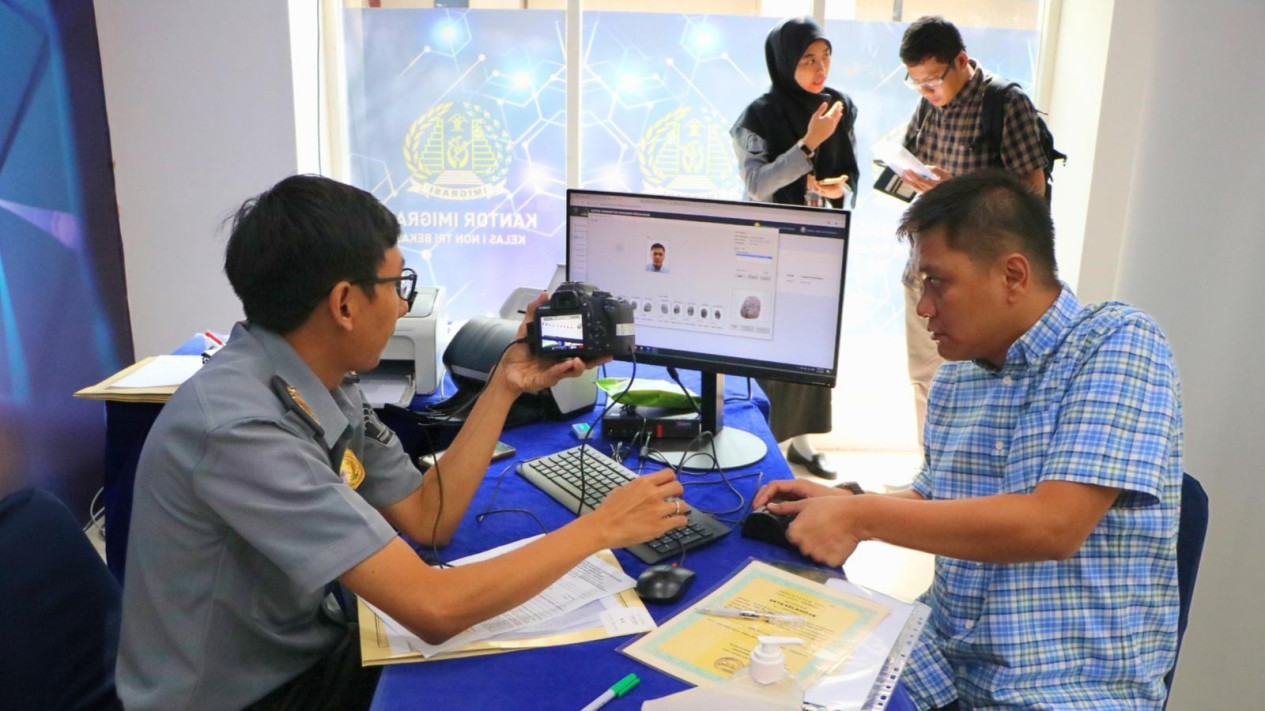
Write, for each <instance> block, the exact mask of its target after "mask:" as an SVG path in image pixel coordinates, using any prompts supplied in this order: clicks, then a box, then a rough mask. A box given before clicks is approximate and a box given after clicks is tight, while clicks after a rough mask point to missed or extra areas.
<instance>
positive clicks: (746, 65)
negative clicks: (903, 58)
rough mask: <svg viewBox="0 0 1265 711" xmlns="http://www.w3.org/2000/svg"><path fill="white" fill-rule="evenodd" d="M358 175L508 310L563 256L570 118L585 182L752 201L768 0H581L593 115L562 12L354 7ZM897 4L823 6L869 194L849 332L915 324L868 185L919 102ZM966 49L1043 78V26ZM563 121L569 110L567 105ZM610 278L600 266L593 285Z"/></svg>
mask: <svg viewBox="0 0 1265 711" xmlns="http://www.w3.org/2000/svg"><path fill="white" fill-rule="evenodd" d="M345 20H346V22H345V27H346V35H347V36H346V47H347V82H348V106H349V112H350V120H349V124H350V126H351V130H350V143H351V152H352V154H353V155H352V180H353V182H354V183H355V184H356V185H359V186H360V187H363V188H365V189H367V190H370V191H372V192H373V193H374V194H375V195H377V196H378V197H379V199H381V200H382V201H383V202H384V203H385V204H386V205H387V206H388V207H390V208H391V209H392V210H393V211H394V212H395V214H396V216H397V217H399V219H400V223H401V226H402V229H403V232H404V239H403V244H402V249H403V250H404V252H405V257H406V259H407V261H408V263H409V266H412V267H413V268H414V269H416V270H417V271H418V273H419V274H421V275H423V278H427V279H430V280H431V281H432V282H433V283H439V284H444V285H446V286H447V287H448V289H449V294H450V315H451V316H452V317H453V318H454V319H463V318H468V317H470V316H473V315H477V314H485V313H495V312H496V311H497V310H498V309H499V307H500V305H501V303H502V301H503V300H504V299H505V297H506V296H507V295H508V294H509V293H510V292H511V291H512V290H513V289H514V288H515V287H517V286H544V285H545V284H546V283H547V282H548V280H549V277H550V275H551V274H552V273H553V269H554V265H555V264H556V263H560V262H563V261H564V260H565V258H566V245H565V219H564V217H565V216H564V215H563V195H564V192H565V187H566V186H565V185H564V184H563V181H564V175H565V172H564V170H565V150H566V140H565V139H566V133H565V131H566V130H567V127H568V125H571V126H572V127H573V129H574V127H575V126H576V124H577V123H578V125H579V127H578V130H580V131H581V162H580V186H581V187H584V188H589V189H597V190H613V191H621V192H634V193H639V192H647V193H660V194H671V195H686V196H694V197H710V198H720V199H732V200H739V199H741V198H742V185H741V181H740V179H739V177H738V174H737V161H736V159H735V157H734V152H733V148H732V145H731V143H730V139H729V128H730V127H731V126H732V125H733V122H734V121H735V120H736V119H737V117H738V115H739V114H740V113H741V112H742V110H743V108H745V107H746V105H747V104H748V103H750V102H751V101H752V100H753V99H755V98H756V97H757V96H759V95H760V94H762V93H764V92H765V91H767V90H768V87H769V77H768V71H767V69H766V68H765V61H764V39H765V36H766V35H767V34H768V32H769V30H770V29H772V28H773V27H774V26H775V25H776V24H777V23H778V22H779V21H780V20H779V19H778V18H768V17H746V16H721V15H688V14H666V13H633V12H585V13H584V19H583V31H582V36H583V46H582V52H583V62H582V66H583V72H582V76H581V77H580V79H579V81H580V90H581V102H582V103H581V106H582V111H583V116H582V117H581V120H580V121H578V122H576V121H573V120H571V117H567V116H566V115H565V82H566V80H567V77H566V75H565V72H564V41H563V39H564V31H565V30H564V24H563V23H564V12H563V11H547V10H383V9H369V10H346V11H345ZM905 27H906V25H904V24H900V23H882V22H855V21H841V20H836V21H830V22H828V23H827V24H826V26H825V31H826V35H827V36H828V37H829V38H830V40H831V43H832V45H833V48H834V61H833V67H832V69H831V74H830V80H829V84H830V86H832V87H834V88H836V89H838V90H840V91H842V92H844V93H847V94H849V95H850V96H851V97H852V99H853V100H854V101H855V102H856V104H857V107H858V110H857V125H856V133H857V147H858V158H859V159H860V162H861V170H862V174H861V180H860V186H859V187H860V193H859V195H858V198H859V199H858V202H857V207H856V209H855V210H854V212H853V216H854V221H853V243H852V248H851V255H850V258H849V267H848V297H847V298H846V299H845V317H844V333H845V336H846V334H847V333H849V332H851V333H874V334H887V335H897V334H901V333H903V330H904V320H903V308H904V301H903V294H902V291H901V287H900V280H899V276H900V272H901V269H902V267H903V265H904V262H905V257H906V254H907V249H908V248H907V247H906V246H905V245H903V244H901V243H899V242H898V241H897V240H896V239H895V237H894V229H895V225H896V222H897V220H898V218H899V216H900V212H901V210H902V209H903V208H904V207H905V204H904V203H902V202H899V201H897V200H894V199H892V198H890V197H887V196H884V195H882V194H879V193H876V192H875V191H874V190H873V189H872V187H871V186H872V185H873V182H874V177H875V175H874V168H873V165H872V156H871V151H870V147H871V146H872V145H874V144H875V143H876V142H878V141H879V140H880V139H882V138H884V137H888V136H890V137H894V138H895V139H896V140H899V139H900V138H901V137H902V136H903V132H904V125H905V122H906V121H907V120H908V118H909V116H910V114H911V113H912V112H913V110H914V107H915V106H916V104H917V103H918V99H919V97H918V95H917V94H916V93H915V92H912V91H910V90H909V89H908V88H907V87H906V86H905V85H904V83H903V81H902V80H903V78H904V71H905V69H904V66H903V65H901V63H900V58H899V48H900V38H901V35H902V34H903V33H904V30H905ZM962 35H963V39H964V40H965V42H966V45H967V50H968V53H969V54H970V55H971V56H972V57H974V58H977V59H979V60H980V62H981V64H982V65H983V66H985V67H986V68H988V69H989V70H990V71H993V72H995V73H998V74H1001V75H1002V76H1004V77H1006V78H1008V79H1011V80H1013V81H1018V82H1020V83H1022V84H1023V85H1025V86H1030V84H1031V81H1032V77H1033V75H1034V67H1035V63H1036V60H1035V58H1036V47H1037V41H1038V37H1037V33H1036V32H1033V31H1029V30H1001V29H989V28H977V27H963V28H962ZM569 122H570V124H569ZM599 286H600V285H599Z"/></svg>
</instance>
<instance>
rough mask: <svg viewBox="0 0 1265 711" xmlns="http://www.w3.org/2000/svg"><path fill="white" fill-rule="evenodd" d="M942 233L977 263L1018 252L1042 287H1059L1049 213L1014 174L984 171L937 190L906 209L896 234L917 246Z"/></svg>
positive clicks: (948, 243) (987, 261) (951, 245)
mask: <svg viewBox="0 0 1265 711" xmlns="http://www.w3.org/2000/svg"><path fill="white" fill-rule="evenodd" d="M940 228H943V229H944V235H945V243H946V244H947V245H948V246H949V248H950V249H954V250H957V251H959V252H965V253H966V254H967V255H969V256H970V257H971V259H972V261H974V262H975V263H976V264H979V265H985V264H988V263H990V262H992V261H993V260H995V259H997V258H998V257H1000V256H1001V255H1003V254H1006V253H1008V252H1019V253H1021V254H1023V255H1024V256H1025V257H1027V258H1028V262H1029V263H1030V264H1032V266H1033V273H1034V275H1035V276H1036V277H1037V279H1038V281H1039V282H1040V283H1041V284H1043V285H1045V286H1054V285H1056V284H1058V264H1057V263H1056V261H1055V258H1054V221H1053V220H1051V219H1050V208H1049V206H1048V205H1046V203H1045V198H1043V197H1041V196H1040V195H1037V194H1036V193H1035V192H1033V190H1032V188H1031V186H1029V185H1028V183H1026V182H1024V181H1022V180H1020V179H1019V178H1017V177H1015V176H1014V175H1012V174H1011V173H1007V172H1006V171H1004V170H997V169H991V170H982V171H979V172H977V173H968V174H967V175H963V176H959V177H956V178H952V179H951V180H948V181H945V183H944V184H943V185H937V186H936V187H935V188H932V189H931V190H928V191H927V192H926V193H924V194H923V195H922V197H920V198H918V199H917V200H915V201H914V203H913V204H912V205H910V206H909V209H907V210H905V214H904V215H903V216H901V220H900V225H899V226H898V227H897V228H896V234H897V235H899V236H900V237H902V238H905V239H909V240H910V241H911V242H912V241H914V240H916V239H917V238H918V237H919V236H921V235H925V234H927V233H928V232H931V231H933V230H936V229H940Z"/></svg>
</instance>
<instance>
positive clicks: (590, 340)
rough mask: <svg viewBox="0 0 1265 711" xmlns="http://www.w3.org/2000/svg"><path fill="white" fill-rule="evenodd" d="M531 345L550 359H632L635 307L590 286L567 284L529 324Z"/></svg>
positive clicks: (536, 352)
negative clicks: (609, 357)
mask: <svg viewBox="0 0 1265 711" xmlns="http://www.w3.org/2000/svg"><path fill="white" fill-rule="evenodd" d="M527 345H528V347H529V348H530V349H531V352H532V353H534V354H536V355H540V356H545V357H548V358H572V357H580V358H600V357H602V356H614V357H616V358H630V357H632V352H633V346H634V340H633V309H632V306H631V305H630V304H629V303H628V302H627V301H624V300H623V299H621V298H619V297H617V296H611V295H610V294H609V293H608V292H605V291H601V290H600V289H597V288H596V287H593V286H591V285H589V284H585V283H583V282H578V281H568V282H564V283H562V284H561V285H559V286H558V288H557V289H555V290H554V292H553V294H552V295H550V297H549V301H548V302H547V303H543V304H541V305H540V306H539V308H537V309H536V319H535V320H534V321H531V322H530V323H528V324H527Z"/></svg>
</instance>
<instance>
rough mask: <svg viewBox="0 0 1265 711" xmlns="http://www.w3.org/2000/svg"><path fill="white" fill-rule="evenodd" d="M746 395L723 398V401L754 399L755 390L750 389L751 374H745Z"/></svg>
mask: <svg viewBox="0 0 1265 711" xmlns="http://www.w3.org/2000/svg"><path fill="white" fill-rule="evenodd" d="M746 380H747V396H746V397H730V398H725V402H747V401H750V400H752V399H754V396H755V391H754V390H752V389H751V376H747V378H746Z"/></svg>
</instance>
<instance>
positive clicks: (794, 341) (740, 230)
mask: <svg viewBox="0 0 1265 711" xmlns="http://www.w3.org/2000/svg"><path fill="white" fill-rule="evenodd" d="M851 224H852V215H851V213H849V212H847V211H845V210H831V209H821V208H810V207H802V206H796V205H776V204H770V203H754V202H732V201H724V200H710V199H700V198H685V197H676V196H670V195H634V194H628V193H612V192H603V191H596V190H568V191H567V279H568V280H570V281H582V282H586V283H589V284H600V285H601V287H602V288H603V289H604V290H606V291H608V292H610V293H611V294H612V295H614V296H616V297H619V298H621V299H623V300H624V301H626V302H628V304H629V305H630V306H632V308H633V318H634V323H635V330H636V334H637V337H636V346H635V348H634V349H633V354H632V356H631V357H625V356H618V358H619V360H629V361H633V362H636V363H646V364H650V365H661V366H669V367H675V368H678V369H682V370H686V369H688V370H696V371H699V372H700V374H701V376H702V377H701V388H700V395H701V402H700V403H699V411H700V417H699V420H698V429H697V430H693V429H692V428H693V425H689V424H680V425H678V424H676V423H669V422H666V421H664V422H662V424H663V429H664V432H665V433H670V432H675V433H677V434H679V435H680V436H679V438H676V439H672V438H669V437H664V438H662V439H659V440H658V442H657V444H652V446H651V448H650V449H651V450H652V451H653V456H654V457H655V458H656V459H658V460H659V461H661V462H663V463H665V464H668V465H670V466H676V467H682V466H683V467H686V468H705V469H712V468H715V467H720V468H722V469H731V468H736V467H743V466H748V465H750V464H754V463H755V462H758V461H760V460H761V459H763V458H764V455H765V454H766V453H767V452H768V449H769V447H768V445H766V444H765V441H764V440H762V439H760V438H759V437H757V436H755V435H753V434H751V433H748V432H743V431H741V430H738V429H737V428H734V427H725V424H724V383H723V380H722V378H723V377H724V375H725V374H728V375H738V376H749V377H755V378H764V379H769V380H781V381H788V382H794V383H805V384H809V385H822V386H826V387H834V385H835V378H836V374H837V368H838V366H837V363H838V359H839V328H840V314H841V313H842V310H843V293H844V286H843V285H844V275H845V272H846V269H847V255H848V243H849V241H850V229H851ZM612 410H614V408H612ZM687 419H688V418H687ZM642 424H643V423H642V422H641V420H640V419H638V418H621V417H619V416H618V415H617V416H616V418H615V420H614V421H608V424H607V425H606V426H605V428H606V429H604V435H605V436H606V437H607V438H608V439H609V438H612V437H614V438H616V439H622V438H625V437H628V438H630V437H631V435H630V433H632V434H636V432H638V431H640V429H641V425H642ZM658 424H660V423H659V422H656V427H657V425H658ZM678 428H679V429H678ZM612 430H613V431H615V432H618V433H620V434H618V435H612ZM687 433H688V434H687ZM702 433H711V434H712V435H713V436H711V437H698V436H696V435H698V434H702Z"/></svg>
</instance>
